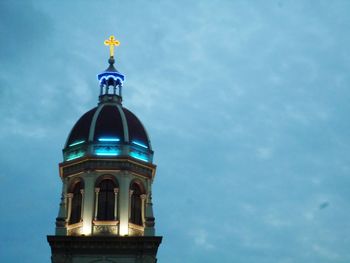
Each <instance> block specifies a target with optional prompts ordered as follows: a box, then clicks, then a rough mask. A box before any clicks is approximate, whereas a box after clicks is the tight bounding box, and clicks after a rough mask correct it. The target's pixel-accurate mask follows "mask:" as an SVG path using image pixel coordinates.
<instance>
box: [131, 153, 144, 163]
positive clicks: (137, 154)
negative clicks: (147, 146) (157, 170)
mask: <svg viewBox="0 0 350 263" xmlns="http://www.w3.org/2000/svg"><path fill="white" fill-rule="evenodd" d="M130 156H131V157H134V158H136V159H139V160H141V161H144V162H148V158H147V156H145V155H144V154H141V153H137V152H131V153H130Z"/></svg>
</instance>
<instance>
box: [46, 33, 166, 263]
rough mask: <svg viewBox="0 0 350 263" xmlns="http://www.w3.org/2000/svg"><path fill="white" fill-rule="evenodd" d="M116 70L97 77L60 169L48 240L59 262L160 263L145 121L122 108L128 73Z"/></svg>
mask: <svg viewBox="0 0 350 263" xmlns="http://www.w3.org/2000/svg"><path fill="white" fill-rule="evenodd" d="M105 45H108V46H109V47H110V58H109V60H108V63H109V67H108V68H107V69H106V70H105V71H103V72H102V73H100V74H99V75H98V76H97V78H98V81H99V86H100V95H99V98H98V105H97V106H96V107H95V108H93V109H91V110H89V111H88V112H86V113H85V114H84V115H83V116H82V117H81V118H80V119H79V120H78V121H77V122H76V124H75V125H74V127H73V128H72V130H71V132H70V134H69V136H68V138H67V141H66V143H65V146H64V149H63V162H62V163H60V164H59V172H60V177H61V180H62V184H63V186H62V196H61V202H60V205H59V213H58V217H57V218H56V231H55V235H53V236H48V237H47V239H48V242H49V244H50V246H51V252H52V256H51V262H52V263H90V262H91V263H92V262H94V263H95V262H96V263H97V262H100V263H107V262H108V263H119V262H120V263H132V262H138V263H141V262H145V263H153V262H156V261H157V259H156V254H157V250H158V246H159V244H160V243H161V240H162V237H160V236H155V228H154V221H155V220H154V216H153V209H152V182H153V180H154V177H155V172H156V166H155V165H154V164H153V150H152V146H151V142H150V139H149V136H148V134H147V132H146V129H145V128H144V126H143V124H142V123H141V121H140V120H139V119H138V118H137V117H136V116H135V115H134V114H133V113H132V112H131V111H129V110H128V109H127V108H125V107H124V106H123V105H122V87H123V82H124V75H123V74H121V73H120V72H118V71H117V70H116V68H115V67H114V63H115V59H114V46H118V45H119V41H117V40H116V39H115V38H114V36H111V37H110V38H109V39H108V40H106V41H105Z"/></svg>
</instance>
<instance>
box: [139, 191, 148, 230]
mask: <svg viewBox="0 0 350 263" xmlns="http://www.w3.org/2000/svg"><path fill="white" fill-rule="evenodd" d="M140 197H141V219H142V225H143V226H145V201H146V197H147V195H145V194H142V195H141V196H140Z"/></svg>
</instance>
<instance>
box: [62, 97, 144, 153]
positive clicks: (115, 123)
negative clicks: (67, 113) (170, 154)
mask: <svg viewBox="0 0 350 263" xmlns="http://www.w3.org/2000/svg"><path fill="white" fill-rule="evenodd" d="M104 139H107V140H117V141H118V142H119V143H121V144H128V143H135V144H138V145H144V146H146V147H147V148H148V149H149V150H151V145H150V140H149V137H148V135H147V132H146V130H145V128H144V127H143V125H142V123H141V121H140V120H139V119H138V118H137V117H136V116H135V115H134V114H133V113H132V112H131V111H129V110H128V109H126V108H124V107H123V106H122V105H121V104H117V103H101V104H99V106H98V107H95V108H93V109H91V110H90V111H88V112H86V113H85V114H84V115H83V116H82V117H81V118H80V119H79V120H78V121H77V123H76V124H75V125H74V127H73V129H72V130H71V132H70V134H69V136H68V139H67V142H66V145H65V148H67V147H69V146H72V145H74V144H77V143H79V142H98V141H101V140H104Z"/></svg>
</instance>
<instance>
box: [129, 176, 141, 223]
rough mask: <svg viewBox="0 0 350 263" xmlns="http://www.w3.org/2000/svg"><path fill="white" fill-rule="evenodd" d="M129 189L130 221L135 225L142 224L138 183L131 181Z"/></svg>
mask: <svg viewBox="0 0 350 263" xmlns="http://www.w3.org/2000/svg"><path fill="white" fill-rule="evenodd" d="M130 190H131V191H132V195H131V200H130V201H131V206H130V207H131V211H130V222H131V223H133V224H136V225H141V226H142V213H141V208H142V204H141V202H142V201H141V189H140V187H139V186H138V184H136V183H133V184H132V185H131V188H130Z"/></svg>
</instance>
